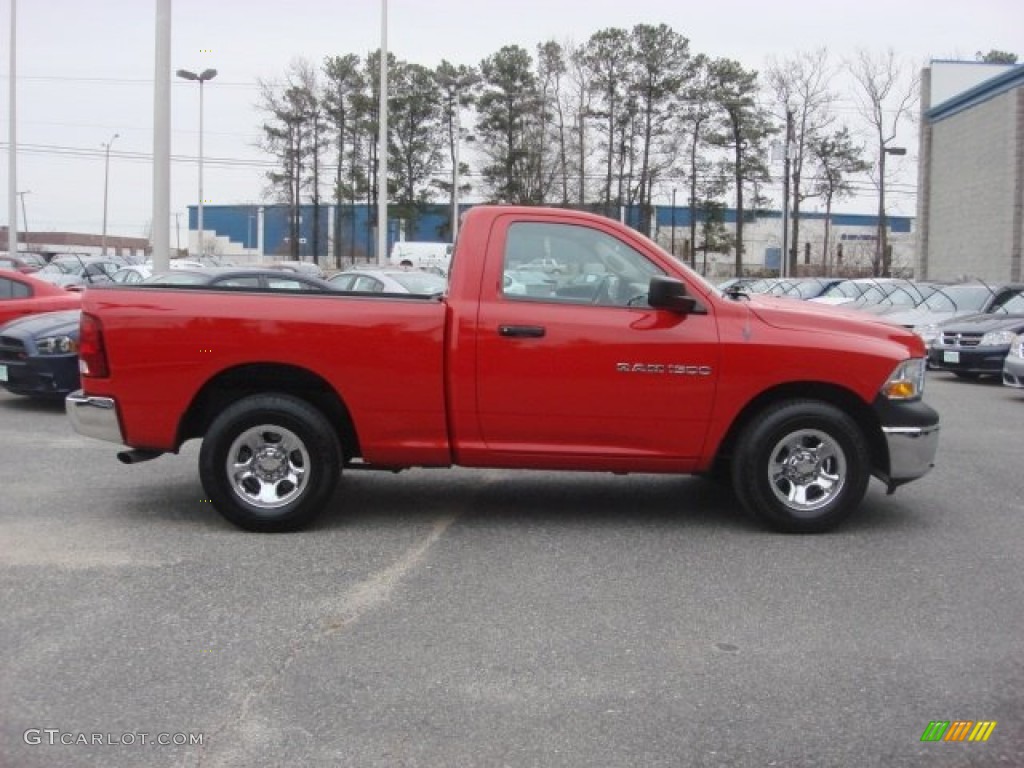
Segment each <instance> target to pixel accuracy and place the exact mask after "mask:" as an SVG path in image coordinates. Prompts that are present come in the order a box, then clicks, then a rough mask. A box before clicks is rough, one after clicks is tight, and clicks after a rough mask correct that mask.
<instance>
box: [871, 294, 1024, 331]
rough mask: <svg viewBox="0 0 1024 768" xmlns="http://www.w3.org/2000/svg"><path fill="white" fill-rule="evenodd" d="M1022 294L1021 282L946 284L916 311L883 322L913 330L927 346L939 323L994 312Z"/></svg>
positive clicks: (889, 317)
mask: <svg viewBox="0 0 1024 768" xmlns="http://www.w3.org/2000/svg"><path fill="white" fill-rule="evenodd" d="M1022 292H1024V283H1007V284H1005V285H998V286H995V287H990V286H988V285H985V284H984V283H961V284H959V285H949V286H945V287H943V288H941V289H939V290H937V291H935V293H933V294H932V295H931V296H929V297H928V298H927V299H926V300H925V302H924V304H922V305H921V306H919V307H917V308H916V309H913V310H910V311H908V312H906V313H903V312H900V313H897V314H893V315H889V316H888V317H886V318H885V319H886V321H887V322H890V323H896V324H898V325H902V326H903V327H904V328H912V329H913V330H914V332H915V333H916V334H917V335H918V336H920V337H921V338H922V339H924V343H925V344H929V345H930V344H931V343H932V342H933V341H935V338H936V336H938V335H939V327H940V325H941V324H942V323H944V322H946V321H948V320H954V319H956V318H958V317H966V316H967V315H976V314H979V313H981V312H986V313H997V312H999V311H1000V310H1001V309H1002V306H1003V305H1004V304H1005V303H1006V302H1007V301H1009V300H1010V299H1012V298H1013V297H1014V296H1016V295H1018V294H1020V293H1022Z"/></svg>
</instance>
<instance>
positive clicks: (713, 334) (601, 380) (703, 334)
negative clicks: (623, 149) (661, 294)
mask: <svg viewBox="0 0 1024 768" xmlns="http://www.w3.org/2000/svg"><path fill="white" fill-rule="evenodd" d="M490 243H491V244H490V246H489V249H488V250H489V253H488V264H487V266H486V268H485V272H484V285H482V286H481V300H480V304H479V308H478V317H477V320H478V324H477V334H476V345H477V371H476V377H477V414H478V419H479V427H480V435H481V437H482V439H483V441H484V443H485V445H486V448H487V450H488V451H490V452H492V453H493V452H507V453H509V454H518V455H519V457H520V459H519V461H520V463H521V464H522V465H525V466H537V467H558V466H560V465H566V466H567V465H568V464H569V463H570V460H571V461H575V462H576V463H577V464H578V463H579V459H580V458H581V457H591V459H592V461H591V462H590V464H589V465H588V466H592V467H593V468H606V467H607V468H610V469H614V468H623V469H632V470H635V471H643V470H645V469H647V470H650V471H656V470H658V469H672V468H676V465H677V463H678V465H679V466H678V468H684V467H685V466H687V464H688V463H692V462H691V461H689V460H692V459H694V458H695V457H697V456H699V455H700V453H701V449H702V447H703V443H704V437H705V434H706V432H707V428H708V421H709V418H710V414H711V410H712V405H713V398H714V393H715V383H716V379H717V363H718V344H717V341H718V336H717V329H716V324H715V318H714V316H713V314H710V309H709V308H705V309H706V310H707V311H705V312H704V313H702V314H689V315H680V314H676V313H672V312H668V311H664V310H654V309H652V308H650V307H649V306H648V305H647V303H646V294H647V286H648V283H649V281H650V278H651V276H652V275H655V274H665V270H664V269H662V268H661V267H659V266H658V264H657V263H656V260H654V259H652V258H650V257H649V256H648V255H645V254H644V253H643V251H642V250H641V246H640V243H639V241H638V242H636V243H632V242H628V241H627V240H626V239H624V238H623V237H621V236H620V234H619V233H618V232H617V231H616V230H615V229H614V228H613V227H611V226H610V227H609V228H608V229H607V230H604V229H602V228H600V226H599V225H593V224H589V223H588V224H585V225H583V224H573V223H554V222H552V221H551V220H550V219H549V220H547V221H544V220H539V221H536V222H534V221H523V220H522V219H521V218H519V219H515V218H513V217H508V220H507V221H506V220H504V219H499V220H498V224H497V225H496V230H495V231H493V232H492V237H491V239H490ZM491 249H500V254H498V253H492V252H491ZM541 259H543V260H545V261H543V262H541V261H538V260H541ZM538 263H543V264H546V265H549V266H550V265H551V264H552V263H554V264H557V265H558V269H557V270H554V269H547V270H544V271H541V270H537V269H536V268H535V267H534V266H533V265H535V264H538ZM560 462H561V464H560Z"/></svg>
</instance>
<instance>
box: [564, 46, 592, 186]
mask: <svg viewBox="0 0 1024 768" xmlns="http://www.w3.org/2000/svg"><path fill="white" fill-rule="evenodd" d="M568 67H569V72H568V77H569V86H568V87H569V89H570V91H571V94H570V98H571V99H572V110H573V113H574V114H575V137H574V138H575V150H576V151H575V157H576V160H575V162H574V163H571V166H572V167H573V171H574V172H575V173H576V177H577V181H576V190H577V191H576V195H575V197H576V202H577V203H579V204H580V205H585V204H586V202H587V170H588V167H587V156H588V154H589V152H588V150H589V148H590V144H589V142H588V133H587V128H588V126H589V125H590V122H591V121H592V120H593V118H594V110H593V100H594V95H593V82H592V77H593V74H592V73H591V71H590V68H589V67H588V66H587V61H586V47H585V46H570V47H569V56H568Z"/></svg>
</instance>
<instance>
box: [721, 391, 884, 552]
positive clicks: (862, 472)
mask: <svg viewBox="0 0 1024 768" xmlns="http://www.w3.org/2000/svg"><path fill="white" fill-rule="evenodd" d="M736 446H737V448H736V453H735V457H734V460H733V466H732V480H733V488H734V489H735V491H736V495H737V496H738V497H739V499H740V501H741V502H742V503H743V505H744V506H745V507H746V508H747V509H748V510H750V511H751V512H752V513H753V514H754V515H756V516H757V517H758V518H759V519H760V520H761V521H762V522H764V523H766V524H767V525H769V526H771V527H772V528H775V529H776V530H780V531H785V532H787V533H818V532H822V531H827V530H831V529H832V528H835V527H836V526H837V525H839V523H841V522H842V521H843V520H844V519H845V518H846V517H847V516H848V515H849V514H850V513H851V512H853V510H854V509H856V508H857V506H858V505H859V504H860V502H861V500H862V499H863V498H864V494H865V493H866V492H867V486H868V480H869V479H870V466H871V458H870V454H869V451H868V447H867V442H866V440H865V438H864V435H863V434H862V433H861V431H860V428H859V427H858V426H857V424H856V423H855V422H854V421H853V419H851V418H850V417H849V416H847V415H846V414H845V413H843V411H841V410H839V409H838V408H836V407H835V406H833V405H830V404H828V403H823V402H820V401H816V400H790V401H786V402H782V403H778V404H776V405H774V406H771V407H769V408H768V409H767V410H765V411H763V412H762V413H760V414H758V415H757V416H755V417H754V419H753V420H752V421H751V422H750V424H748V425H747V426H746V428H745V429H744V430H743V432H742V433H741V434H740V437H739V440H738V441H737V443H736Z"/></svg>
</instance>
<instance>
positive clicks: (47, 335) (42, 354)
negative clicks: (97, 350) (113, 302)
mask: <svg viewBox="0 0 1024 768" xmlns="http://www.w3.org/2000/svg"><path fill="white" fill-rule="evenodd" d="M81 314H82V313H81V312H80V311H79V310H77V309H68V310H63V311H61V312H41V313H39V314H35V315H29V316H27V317H21V318H18V319H17V320H11V321H10V322H9V323H7V324H6V325H3V326H0V385H3V386H4V388H6V389H7V391H9V392H13V393H14V394H16V395H26V396H28V397H37V398H63V397H64V396H65V395H67V394H68V393H69V392H71V391H73V390H75V389H77V388H78V321H79V318H80V316H81Z"/></svg>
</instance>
